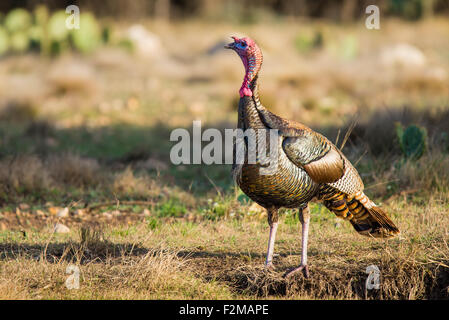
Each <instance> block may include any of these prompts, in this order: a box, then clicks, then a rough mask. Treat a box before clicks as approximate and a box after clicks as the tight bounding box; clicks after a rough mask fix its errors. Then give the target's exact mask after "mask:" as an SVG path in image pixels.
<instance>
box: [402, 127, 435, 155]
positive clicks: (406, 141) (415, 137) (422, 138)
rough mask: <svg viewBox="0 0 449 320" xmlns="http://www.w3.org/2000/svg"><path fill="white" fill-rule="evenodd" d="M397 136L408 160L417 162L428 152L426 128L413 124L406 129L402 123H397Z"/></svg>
mask: <svg viewBox="0 0 449 320" xmlns="http://www.w3.org/2000/svg"><path fill="white" fill-rule="evenodd" d="M396 135H397V137H398V141H399V146H400V147H401V150H402V153H403V154H404V156H405V158H406V159H415V160H417V159H419V158H421V156H422V155H423V154H424V152H425V151H426V150H427V130H426V128H423V127H420V126H417V125H414V124H412V125H410V126H408V127H407V128H405V129H404V127H403V126H402V125H401V124H400V123H396Z"/></svg>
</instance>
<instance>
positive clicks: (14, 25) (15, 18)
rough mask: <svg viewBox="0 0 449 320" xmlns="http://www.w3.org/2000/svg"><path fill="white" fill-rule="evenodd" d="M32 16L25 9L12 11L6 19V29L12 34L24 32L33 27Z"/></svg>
mask: <svg viewBox="0 0 449 320" xmlns="http://www.w3.org/2000/svg"><path fill="white" fill-rule="evenodd" d="M31 20H32V19H31V14H30V13H29V12H28V11H26V10H25V9H14V10H11V11H10V12H9V13H8V15H7V16H6V18H5V27H6V29H8V31H10V32H17V31H24V30H26V29H28V28H29V27H30V26H31Z"/></svg>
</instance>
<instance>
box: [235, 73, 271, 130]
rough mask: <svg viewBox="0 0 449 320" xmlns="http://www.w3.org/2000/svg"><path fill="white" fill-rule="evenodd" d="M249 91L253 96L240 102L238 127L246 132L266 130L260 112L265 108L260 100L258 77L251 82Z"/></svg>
mask: <svg viewBox="0 0 449 320" xmlns="http://www.w3.org/2000/svg"><path fill="white" fill-rule="evenodd" d="M249 89H250V90H251V92H252V95H251V96H242V97H241V98H240V102H239V110H238V127H239V128H240V129H243V130H246V129H249V128H252V129H265V128H266V126H265V124H264V123H263V122H262V120H261V119H260V114H259V110H260V109H262V108H264V107H263V106H262V105H261V103H260V100H259V90H258V84H257V75H256V76H255V77H254V79H253V80H252V81H251V83H250V85H249Z"/></svg>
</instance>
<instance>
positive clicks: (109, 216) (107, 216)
mask: <svg viewBox="0 0 449 320" xmlns="http://www.w3.org/2000/svg"><path fill="white" fill-rule="evenodd" d="M103 217H105V218H106V219H112V214H111V213H109V212H103Z"/></svg>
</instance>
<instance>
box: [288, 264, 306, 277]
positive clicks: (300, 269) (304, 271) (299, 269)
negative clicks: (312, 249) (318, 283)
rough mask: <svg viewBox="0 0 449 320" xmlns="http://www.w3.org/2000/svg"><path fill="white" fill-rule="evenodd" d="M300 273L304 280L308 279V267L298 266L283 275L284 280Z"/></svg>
mask: <svg viewBox="0 0 449 320" xmlns="http://www.w3.org/2000/svg"><path fill="white" fill-rule="evenodd" d="M299 271H302V273H303V275H304V277H305V278H309V276H310V275H309V267H308V266H307V265H300V266H299V267H297V268H294V269H292V270H290V271H288V272H286V273H285V274H284V278H290V277H291V276H292V275H293V274H295V273H297V272H299Z"/></svg>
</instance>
